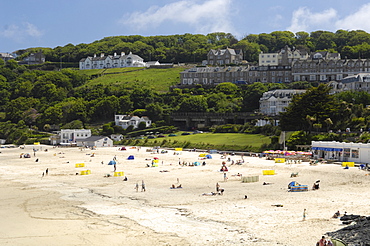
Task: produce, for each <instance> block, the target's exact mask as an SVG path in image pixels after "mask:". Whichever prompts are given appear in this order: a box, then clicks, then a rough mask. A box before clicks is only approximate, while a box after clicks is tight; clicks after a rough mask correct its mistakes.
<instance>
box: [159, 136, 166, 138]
mask: <svg viewBox="0 0 370 246" xmlns="http://www.w3.org/2000/svg"><path fill="white" fill-rule="evenodd" d="M165 137H166V136H165V135H158V138H165Z"/></svg>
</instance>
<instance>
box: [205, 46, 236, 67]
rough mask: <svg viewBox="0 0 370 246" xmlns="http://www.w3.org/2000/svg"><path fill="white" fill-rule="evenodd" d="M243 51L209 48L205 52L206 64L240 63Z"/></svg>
mask: <svg viewBox="0 0 370 246" xmlns="http://www.w3.org/2000/svg"><path fill="white" fill-rule="evenodd" d="M242 61H243V51H242V50H241V49H236V50H235V49H230V48H226V49H218V50H213V49H211V50H210V51H209V52H208V54H207V63H208V65H225V64H231V63H233V64H241V63H242Z"/></svg>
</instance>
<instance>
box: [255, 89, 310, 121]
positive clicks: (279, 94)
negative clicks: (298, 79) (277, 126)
mask: <svg viewBox="0 0 370 246" xmlns="http://www.w3.org/2000/svg"><path fill="white" fill-rule="evenodd" d="M305 91H306V90H283V89H279V90H273V91H267V92H265V93H263V95H262V97H261V98H260V112H261V113H263V114H265V115H269V116H275V115H278V114H279V113H280V112H285V108H286V107H288V105H289V103H290V102H291V101H292V98H293V96H294V95H296V94H301V93H304V92H305Z"/></svg>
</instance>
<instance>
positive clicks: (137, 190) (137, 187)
mask: <svg viewBox="0 0 370 246" xmlns="http://www.w3.org/2000/svg"><path fill="white" fill-rule="evenodd" d="M134 189H135V190H136V192H139V183H137V182H136V185H135V188H134Z"/></svg>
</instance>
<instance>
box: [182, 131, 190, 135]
mask: <svg viewBox="0 0 370 246" xmlns="http://www.w3.org/2000/svg"><path fill="white" fill-rule="evenodd" d="M181 135H190V132H183V133H181Z"/></svg>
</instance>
